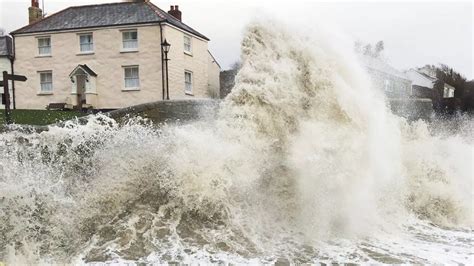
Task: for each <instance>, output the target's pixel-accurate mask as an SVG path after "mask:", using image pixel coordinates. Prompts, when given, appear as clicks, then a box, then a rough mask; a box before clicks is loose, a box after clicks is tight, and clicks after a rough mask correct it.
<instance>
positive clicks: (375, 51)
mask: <svg viewBox="0 0 474 266" xmlns="http://www.w3.org/2000/svg"><path fill="white" fill-rule="evenodd" d="M384 49H385V44H384V42H383V41H378V42H377V43H376V44H375V45H374V46H373V47H372V44H370V43H366V44H365V43H362V42H359V41H357V42H355V44H354V50H355V52H356V53H359V54H363V55H367V56H371V57H375V58H379V57H381V55H382V52H383V51H384Z"/></svg>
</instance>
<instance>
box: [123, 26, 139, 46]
mask: <svg viewBox="0 0 474 266" xmlns="http://www.w3.org/2000/svg"><path fill="white" fill-rule="evenodd" d="M122 42H123V47H122V48H123V49H124V50H131V51H134V50H137V49H138V33H137V31H136V30H134V31H123V32H122Z"/></svg>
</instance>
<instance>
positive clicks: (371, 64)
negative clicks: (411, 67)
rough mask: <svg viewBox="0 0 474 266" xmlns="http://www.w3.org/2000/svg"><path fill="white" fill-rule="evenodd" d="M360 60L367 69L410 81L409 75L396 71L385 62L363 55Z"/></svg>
mask: <svg viewBox="0 0 474 266" xmlns="http://www.w3.org/2000/svg"><path fill="white" fill-rule="evenodd" d="M360 60H361V62H362V64H363V65H364V66H365V67H367V68H370V69H373V70H376V71H379V72H383V73H385V74H389V75H392V76H395V77H398V78H402V79H406V80H409V78H408V77H407V75H405V74H404V73H403V72H401V71H399V70H397V69H395V68H394V67H392V66H390V65H389V64H388V63H387V62H385V61H384V60H382V59H380V58H375V57H372V56H367V55H362V56H360Z"/></svg>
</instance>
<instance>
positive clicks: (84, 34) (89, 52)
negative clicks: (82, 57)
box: [78, 32, 95, 54]
mask: <svg viewBox="0 0 474 266" xmlns="http://www.w3.org/2000/svg"><path fill="white" fill-rule="evenodd" d="M78 36H79V53H80V54H93V53H94V48H95V46H94V34H93V33H92V32H88V33H81V34H78ZM85 36H91V40H92V42H91V43H84V44H83V43H82V42H81V41H82V40H81V38H82V37H85ZM82 45H90V47H91V48H92V49H91V50H84V51H83V50H82Z"/></svg>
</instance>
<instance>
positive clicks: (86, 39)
mask: <svg viewBox="0 0 474 266" xmlns="http://www.w3.org/2000/svg"><path fill="white" fill-rule="evenodd" d="M79 45H80V51H81V53H92V52H94V38H93V36H92V33H87V34H81V35H79Z"/></svg>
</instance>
